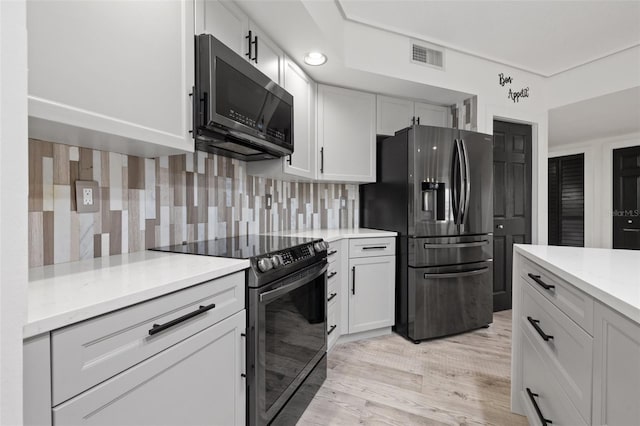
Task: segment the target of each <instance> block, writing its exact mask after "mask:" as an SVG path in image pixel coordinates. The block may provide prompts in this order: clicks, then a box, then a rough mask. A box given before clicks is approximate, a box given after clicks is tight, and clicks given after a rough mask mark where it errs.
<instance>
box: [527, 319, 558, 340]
mask: <svg viewBox="0 0 640 426" xmlns="http://www.w3.org/2000/svg"><path fill="white" fill-rule="evenodd" d="M527 320H528V321H529V323H530V324H531V325H532V326H533V328H535V329H536V331H537V332H538V334H539V335H540V337H542V338H543V339H544V341H545V342H548V341H549V339H553V336H550V335H548V334H547V333H545V332H544V331H542V329H541V328H540V326H539V325H538V324H539V323H540V320H536V319H533V318H531V317H527Z"/></svg>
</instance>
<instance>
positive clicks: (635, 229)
mask: <svg viewBox="0 0 640 426" xmlns="http://www.w3.org/2000/svg"><path fill="white" fill-rule="evenodd" d="M622 230H623V231H624V232H640V228H622Z"/></svg>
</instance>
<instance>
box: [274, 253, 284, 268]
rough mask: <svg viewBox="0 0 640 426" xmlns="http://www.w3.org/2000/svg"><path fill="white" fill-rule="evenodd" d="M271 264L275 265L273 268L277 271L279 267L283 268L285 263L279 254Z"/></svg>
mask: <svg viewBox="0 0 640 426" xmlns="http://www.w3.org/2000/svg"><path fill="white" fill-rule="evenodd" d="M271 263H273V268H274V269H275V268H277V267H278V266H282V264H283V263H284V262H283V260H282V256H280V255H279V254H276V255H273V256H272V257H271Z"/></svg>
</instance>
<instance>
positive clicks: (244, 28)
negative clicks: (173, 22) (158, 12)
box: [196, 0, 284, 85]
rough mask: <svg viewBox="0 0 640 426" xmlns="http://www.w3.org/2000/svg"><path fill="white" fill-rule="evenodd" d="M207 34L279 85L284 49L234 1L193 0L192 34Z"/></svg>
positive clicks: (282, 68) (281, 79)
mask: <svg viewBox="0 0 640 426" xmlns="http://www.w3.org/2000/svg"><path fill="white" fill-rule="evenodd" d="M203 33H205V34H211V35H212V36H214V37H215V38H217V39H218V40H220V41H221V42H222V43H224V44H225V45H226V46H228V47H229V48H231V49H232V50H233V51H235V52H236V53H237V54H238V55H240V56H242V57H244V58H245V59H246V60H248V61H249V62H251V63H252V64H253V65H254V66H256V67H257V68H258V69H259V70H260V71H262V72H263V73H264V74H265V75H266V76H267V77H269V78H270V79H271V80H273V81H275V82H276V83H278V84H280V85H282V83H283V72H284V52H283V51H282V49H280V47H279V46H278V45H277V44H275V43H274V42H273V41H271V39H269V37H268V36H267V35H266V34H265V32H264V31H262V29H260V27H258V26H257V25H256V24H255V22H253V21H251V20H250V19H249V17H248V16H247V14H246V13H244V12H243V11H242V10H241V9H240V8H239V7H238V6H237V5H236V4H235V3H234V2H232V1H228V0H223V1H220V0H196V34H203Z"/></svg>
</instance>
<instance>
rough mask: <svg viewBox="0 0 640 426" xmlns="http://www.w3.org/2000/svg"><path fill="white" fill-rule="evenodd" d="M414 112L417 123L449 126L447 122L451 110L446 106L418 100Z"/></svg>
mask: <svg viewBox="0 0 640 426" xmlns="http://www.w3.org/2000/svg"><path fill="white" fill-rule="evenodd" d="M414 114H415V116H416V124H421V125H423V126H438V127H449V125H448V124H447V123H448V120H447V117H448V114H449V112H448V110H447V108H445V107H441V106H437V105H430V104H425V103H422V102H416V103H415V109H414Z"/></svg>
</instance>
